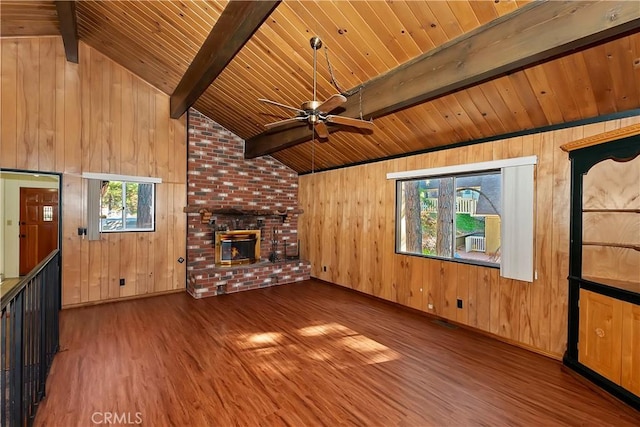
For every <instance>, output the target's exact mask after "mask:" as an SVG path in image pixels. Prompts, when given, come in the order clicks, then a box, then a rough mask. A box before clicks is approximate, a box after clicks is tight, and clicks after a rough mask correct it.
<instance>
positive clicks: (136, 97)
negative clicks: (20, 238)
mask: <svg viewBox="0 0 640 427" xmlns="http://www.w3.org/2000/svg"><path fill="white" fill-rule="evenodd" d="M0 48H1V53H0V58H1V60H2V65H1V67H2V68H1V73H2V83H1V89H2V100H1V108H2V111H1V116H0V117H1V120H2V123H1V125H0V128H1V137H2V144H1V147H0V167H2V168H13V169H22V170H30V171H47V172H60V173H62V174H63V175H62V203H61V206H62V221H63V222H62V250H63V255H62V262H63V266H62V274H63V289H62V299H63V305H64V306H72V305H76V304H85V303H93V302H97V301H105V300H117V299H120V298H126V297H132V296H137V295H142V294H149V293H159V292H164V291H170V290H174V289H182V288H184V287H185V277H186V273H185V272H186V270H185V268H186V263H183V264H179V263H178V262H177V259H178V258H179V257H181V256H182V257H186V247H185V246H186V244H185V236H186V215H185V214H184V213H182V209H183V207H184V206H186V153H187V150H186V131H185V118H184V117H183V118H181V119H180V120H172V119H170V118H169V97H168V96H167V95H166V94H164V93H162V92H160V91H159V90H157V89H155V88H153V87H151V86H150V85H148V84H147V83H145V82H144V81H143V80H141V79H140V78H138V77H136V76H135V75H134V74H132V73H131V72H129V71H127V70H126V69H124V68H123V67H121V66H119V65H118V64H116V63H115V62H113V61H111V60H110V59H108V58H107V57H105V56H104V55H102V54H100V53H99V52H98V51H96V50H94V49H92V48H91V47H89V46H87V45H86V44H84V43H80V63H79V64H73V63H70V62H67V61H66V60H65V54H64V47H63V45H62V40H61V38H59V37H41V38H4V39H2V40H1V41H0ZM82 172H103V173H117V174H125V175H141V176H156V177H160V178H162V180H163V182H162V184H159V185H157V186H156V231H155V232H152V233H113V234H102V235H101V240H100V241H93V242H89V241H87V240H82V239H81V238H80V237H79V236H78V235H77V228H78V227H86V226H87V222H86V219H85V209H86V208H85V203H86V180H82V179H81V178H80V175H81V173H82ZM120 278H124V279H125V281H126V282H125V283H126V285H125V286H119V279H120Z"/></svg>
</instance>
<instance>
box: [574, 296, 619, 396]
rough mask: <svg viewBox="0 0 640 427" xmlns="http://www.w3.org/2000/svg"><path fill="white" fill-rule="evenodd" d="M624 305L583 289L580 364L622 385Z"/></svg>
mask: <svg viewBox="0 0 640 427" xmlns="http://www.w3.org/2000/svg"><path fill="white" fill-rule="evenodd" d="M622 304H623V302H622V301H620V300H617V299H615V298H610V297H607V296H605V295H602V294H598V293H595V292H591V291H587V290H585V289H580V312H579V317H580V319H579V322H580V325H579V329H578V331H579V332H578V361H579V362H580V363H582V364H583V365H585V366H588V367H590V368H591V369H593V370H594V371H596V372H597V373H599V374H600V375H602V376H603V377H605V378H608V379H610V380H611V381H613V382H614V383H616V384H618V385H619V384H620V382H621V375H620V373H621V372H622Z"/></svg>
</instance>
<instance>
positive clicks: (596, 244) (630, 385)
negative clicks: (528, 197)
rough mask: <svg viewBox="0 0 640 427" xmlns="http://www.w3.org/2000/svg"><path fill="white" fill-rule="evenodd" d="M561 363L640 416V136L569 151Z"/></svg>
mask: <svg viewBox="0 0 640 427" xmlns="http://www.w3.org/2000/svg"><path fill="white" fill-rule="evenodd" d="M569 157H570V158H571V170H572V176H571V179H572V181H571V193H572V194H571V230H570V238H571V242H570V251H569V331H568V332H569V333H568V344H567V352H566V354H565V357H564V362H565V364H567V365H568V366H570V367H572V368H573V369H575V370H576V371H578V372H580V373H581V374H583V375H584V376H586V377H587V378H589V379H591V380H592V381H593V382H595V383H597V384H598V385H600V386H601V387H603V388H605V389H607V390H608V391H610V392H611V393H613V394H615V395H617V396H618V397H620V398H622V399H623V400H625V401H627V402H628V403H629V404H631V405H633V406H635V407H638V408H640V136H638V135H635V136H630V137H627V138H624V139H620V140H617V141H613V142H607V143H605V144H591V145H590V146H588V147H584V148H580V149H577V150H575V151H571V152H570V154H569Z"/></svg>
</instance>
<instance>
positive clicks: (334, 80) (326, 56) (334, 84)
mask: <svg viewBox="0 0 640 427" xmlns="http://www.w3.org/2000/svg"><path fill="white" fill-rule="evenodd" d="M324 57H325V58H326V59H327V68H328V69H329V75H330V76H331V84H333V87H335V88H336V89H337V90H338V92H340V93H341V94H343V95H344V94H345V91H344V90H343V89H342V88H341V87H340V84H339V83H338V80H336V76H335V75H334V74H333V67H332V66H331V61H329V48H328V47H327V46H326V45H325V47H324Z"/></svg>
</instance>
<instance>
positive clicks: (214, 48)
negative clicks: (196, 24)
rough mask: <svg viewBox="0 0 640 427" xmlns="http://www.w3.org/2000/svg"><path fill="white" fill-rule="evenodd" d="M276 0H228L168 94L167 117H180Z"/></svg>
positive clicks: (276, 2)
mask: <svg viewBox="0 0 640 427" xmlns="http://www.w3.org/2000/svg"><path fill="white" fill-rule="evenodd" d="M278 3H280V0H275V1H274V0H264V1H237V0H234V1H230V2H229V3H228V4H227V6H226V7H225V8H224V10H223V11H222V14H221V15H220V18H218V20H217V21H216V23H215V25H214V26H213V29H212V30H211V32H210V33H209V35H208V36H207V39H206V40H205V41H204V43H203V45H202V46H201V47H200V50H199V51H198V53H197V54H196V57H195V58H194V59H193V62H191V65H189V68H188V69H187V71H186V72H185V73H184V76H182V79H181V80H180V83H178V86H177V87H176V89H175V90H174V91H173V94H172V95H171V100H170V103H171V118H174V119H177V118H178V117H180V116H182V115H183V114H184V112H185V111H187V110H188V109H189V107H191V106H192V105H193V104H194V103H195V102H196V101H197V100H198V98H199V97H200V95H202V94H203V93H204V91H205V90H207V88H208V87H209V85H210V84H211V83H213V81H214V80H215V79H216V77H218V76H219V75H220V73H221V72H222V71H223V70H224V69H225V67H226V66H227V64H229V62H231V60H232V59H233V58H234V56H236V54H237V53H238V52H239V51H240V49H242V47H243V46H244V45H245V43H246V42H247V41H248V40H249V39H250V38H251V36H252V35H253V34H254V33H255V32H256V30H257V29H258V28H260V26H261V25H262V23H263V22H264V21H265V20H266V19H267V17H269V15H271V12H273V10H274V9H275V8H276V6H277V5H278Z"/></svg>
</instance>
